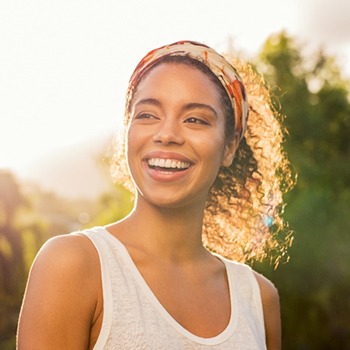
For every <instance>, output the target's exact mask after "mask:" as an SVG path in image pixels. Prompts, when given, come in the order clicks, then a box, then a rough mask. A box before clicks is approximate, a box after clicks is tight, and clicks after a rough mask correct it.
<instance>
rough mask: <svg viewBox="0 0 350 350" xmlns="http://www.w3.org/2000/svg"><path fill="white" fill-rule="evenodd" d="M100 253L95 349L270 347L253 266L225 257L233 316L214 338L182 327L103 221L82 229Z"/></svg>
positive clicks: (231, 349) (170, 349)
mask: <svg viewBox="0 0 350 350" xmlns="http://www.w3.org/2000/svg"><path fill="white" fill-rule="evenodd" d="M81 233H82V234H84V235H85V236H87V237H88V238H89V239H90V240H91V241H92V243H93V244H94V246H95V248H96V250H97V252H98V255H99V259H100V264H101V275H102V288H103V299H104V300H103V321H102V327H101V331H100V334H99V337H98V339H97V342H96V344H95V347H94V350H100V349H104V350H108V349H118V350H119V349H127V350H136V349H147V350H158V349H167V350H173V349H174V350H179V349H191V350H192V349H230V350H233V349H239V350H246V349H247V350H248V349H249V350H257V349H259V350H260V349H266V345H265V330H264V320H263V311H262V303H261V297H260V290H259V286H258V283H257V281H256V279H255V276H254V274H253V272H252V270H251V268H250V267H248V266H247V265H244V264H240V263H236V262H232V261H229V260H227V259H224V258H222V257H220V259H221V260H222V261H223V262H224V264H225V266H226V271H227V276H228V281H229V288H230V300H231V318H230V321H229V324H228V325H227V327H226V329H225V330H223V332H222V333H220V334H219V335H217V336H215V337H212V338H202V337H199V336H196V335H194V334H192V333H191V332H189V331H188V330H186V329H185V328H184V327H182V326H181V325H180V324H179V323H178V322H177V321H176V320H175V319H174V318H173V317H172V316H171V315H170V314H169V313H168V312H167V311H166V309H165V308H164V307H163V306H162V305H161V303H160V302H159V301H158V299H157V298H156V296H155V295H154V294H153V292H152V291H151V289H150V288H149V287H148V285H147V283H146V281H145V280H144V279H143V277H142V275H141V273H140V272H139V270H138V269H137V267H136V265H135V264H134V262H133V260H132V259H131V257H130V255H129V253H128V251H127V249H126V247H125V246H124V245H123V244H122V243H121V242H120V241H119V240H118V239H117V238H116V237H114V236H113V235H112V234H110V233H109V232H108V231H107V230H106V229H105V228H104V227H94V228H92V229H89V230H84V231H82V232H81Z"/></svg>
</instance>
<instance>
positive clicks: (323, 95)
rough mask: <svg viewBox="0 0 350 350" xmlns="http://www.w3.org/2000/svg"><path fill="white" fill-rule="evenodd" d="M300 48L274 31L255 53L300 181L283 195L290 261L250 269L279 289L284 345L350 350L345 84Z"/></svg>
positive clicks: (328, 61)
mask: <svg viewBox="0 0 350 350" xmlns="http://www.w3.org/2000/svg"><path fill="white" fill-rule="evenodd" d="M303 49H304V47H301V46H298V44H297V42H296V40H295V39H293V38H291V37H289V36H288V35H287V34H286V33H279V34H276V35H273V36H271V37H270V38H269V39H268V40H267V41H266V43H265V46H264V47H263V49H262V51H261V53H260V55H259V57H258V58H257V66H258V70H260V71H261V72H263V73H264V77H265V80H266V82H267V84H268V85H269V87H270V88H271V91H272V97H273V101H274V104H275V108H276V109H277V110H278V111H279V112H280V113H281V114H282V115H285V116H286V119H285V124H286V127H287V129H288V131H289V136H288V137H287V139H286V149H287V152H288V154H289V157H290V160H291V162H292V164H293V166H294V167H295V169H296V172H297V173H298V183H297V185H296V187H295V189H294V190H293V191H292V192H291V193H290V194H288V195H287V198H286V200H287V203H288V205H287V208H286V212H285V217H286V218H287V220H288V221H289V223H290V226H291V228H292V229H293V230H294V231H295V233H294V237H295V239H294V243H293V246H292V248H291V249H290V250H289V254H290V262H288V263H287V264H284V265H281V266H280V267H278V269H277V270H273V269H272V268H271V267H270V266H269V265H268V264H256V265H255V268H257V269H259V270H261V271H262V272H264V273H265V274H266V275H268V277H269V278H270V279H271V280H272V281H273V282H274V283H275V284H276V286H277V287H278V289H279V291H280V296H281V307H282V320H283V337H284V339H283V349H287V350H288V349H338V350H339V349H349V348H350V298H349V293H350V264H349V262H350V255H349V252H350V101H349V94H350V86H349V81H347V80H345V79H344V78H342V76H341V72H340V68H339V67H338V66H337V64H336V62H335V60H334V59H333V58H331V57H327V56H326V55H324V54H323V53H322V51H320V52H318V53H316V54H315V53H313V54H311V55H310V56H306V55H302V54H301V53H302V52H304V50H303Z"/></svg>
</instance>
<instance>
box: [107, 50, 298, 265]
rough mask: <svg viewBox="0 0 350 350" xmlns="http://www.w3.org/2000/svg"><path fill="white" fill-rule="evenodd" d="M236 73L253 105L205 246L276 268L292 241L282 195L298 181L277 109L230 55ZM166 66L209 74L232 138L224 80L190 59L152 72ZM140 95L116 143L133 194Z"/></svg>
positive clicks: (257, 78) (210, 211)
mask: <svg viewBox="0 0 350 350" xmlns="http://www.w3.org/2000/svg"><path fill="white" fill-rule="evenodd" d="M226 59H227V60H228V61H229V62H230V63H231V64H232V65H233V66H234V67H235V68H236V69H237V71H238V73H239V74H240V76H241V78H242V80H243V83H244V85H245V88H246V92H247V95H248V101H249V119H248V125H247V131H246V134H245V136H244V137H243V139H242V140H241V142H240V145H239V147H238V149H237V151H236V155H235V158H234V161H233V162H232V164H231V166H230V167H221V168H220V170H219V173H218V175H217V178H216V180H215V182H214V184H213V185H212V187H211V189H210V192H209V196H208V199H207V203H206V209H205V213H204V223H203V234H202V238H203V244H204V245H205V246H206V247H207V248H208V249H209V250H210V251H213V252H215V253H218V254H220V255H222V256H225V257H227V258H230V259H233V260H236V261H241V262H252V261H254V260H262V259H264V258H266V257H267V256H270V257H271V260H272V261H273V262H274V263H275V264H276V265H277V264H278V263H279V261H280V260H281V259H282V258H285V257H286V256H287V255H286V251H287V247H288V246H289V245H290V244H291V242H292V234H291V231H290V230H289V229H288V224H287V223H286V222H285V220H284V219H283V217H282V214H283V210H284V206H285V205H284V201H283V198H282V195H283V193H285V192H287V191H288V190H289V189H291V188H292V187H293V185H294V182H295V178H294V176H293V175H292V171H291V167H290V164H289V161H288V158H287V155H286V153H285V152H284V150H283V147H282V144H283V141H284V137H285V134H286V130H285V129H284V128H283V127H282V122H283V118H282V116H281V115H279V114H278V113H277V112H276V111H275V110H274V109H273V108H272V104H271V100H270V95H269V91H268V89H267V88H266V86H265V84H264V81H263V79H262V77H261V75H259V74H258V73H257V72H256V71H255V70H254V69H253V67H252V66H251V65H249V64H248V63H245V62H242V61H240V60H238V59H233V58H231V57H228V56H226ZM164 63H177V64H185V65H188V66H190V67H193V68H194V69H198V70H200V71H202V72H203V73H205V74H206V75H207V76H208V77H209V78H210V80H211V81H212V82H214V84H215V85H216V87H217V89H218V91H219V94H220V97H221V102H222V104H223V106H224V108H225V117H226V129H225V130H226V135H225V136H226V138H227V139H230V137H232V136H233V133H234V114H233V113H234V111H233V110H232V104H231V102H230V100H229V97H228V95H227V93H226V91H225V89H224V87H223V86H222V84H221V82H220V80H219V79H218V78H217V77H216V76H215V75H214V74H213V73H212V72H211V70H210V68H209V67H208V66H207V65H205V64H204V63H202V62H200V61H198V60H195V59H193V58H190V57H187V56H172V57H169V56H166V57H164V58H163V59H162V60H161V61H160V62H157V63H156V64H155V65H153V66H152V67H151V68H150V69H148V70H147V71H146V72H145V73H144V74H143V75H142V76H141V77H140V79H139V82H140V81H141V80H142V78H144V77H145V75H147V74H148V73H149V72H150V71H151V70H152V69H153V68H155V67H156V66H158V65H160V64H164ZM136 90H137V86H136V89H134V90H133V91H132V90H131V89H130V87H129V89H128V91H127V96H126V106H125V119H124V133H123V135H122V136H121V137H120V138H119V139H118V140H117V142H116V151H115V152H114V156H113V159H112V163H111V169H112V173H113V176H114V178H115V180H116V181H117V182H119V183H122V184H123V185H124V186H125V187H126V188H128V189H129V190H130V191H131V192H134V185H133V183H132V181H131V178H130V175H129V173H128V171H127V169H128V167H127V162H126V156H125V147H124V146H125V139H126V133H125V132H126V127H127V124H128V122H129V119H130V104H131V101H132V98H133V95H134V94H135V92H136Z"/></svg>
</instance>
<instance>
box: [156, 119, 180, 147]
mask: <svg viewBox="0 0 350 350" xmlns="http://www.w3.org/2000/svg"><path fill="white" fill-rule="evenodd" d="M153 141H154V142H156V143H161V144H164V145H169V144H177V145H181V144H183V143H184V137H183V135H182V133H181V127H180V125H178V121H177V120H172V119H170V118H165V119H164V120H163V121H162V122H161V123H160V124H159V128H158V129H157V131H156V132H155V134H154V136H153Z"/></svg>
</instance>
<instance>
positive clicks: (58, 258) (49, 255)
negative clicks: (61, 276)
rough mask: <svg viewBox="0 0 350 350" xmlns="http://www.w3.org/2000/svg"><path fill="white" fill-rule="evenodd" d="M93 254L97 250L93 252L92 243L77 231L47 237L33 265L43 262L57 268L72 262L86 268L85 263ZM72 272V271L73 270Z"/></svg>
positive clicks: (76, 265)
mask: <svg viewBox="0 0 350 350" xmlns="http://www.w3.org/2000/svg"><path fill="white" fill-rule="evenodd" d="M94 254H97V252H95V249H94V247H93V245H92V244H91V243H90V242H89V240H88V239H87V238H86V237H84V236H83V235H81V234H78V233H74V234H73V233H72V234H67V235H61V236H56V237H53V238H51V239H49V240H48V241H47V242H46V243H45V244H44V245H43V246H42V248H41V249H40V251H39V253H38V255H37V257H36V259H35V261H34V265H33V266H36V264H40V263H42V262H44V263H45V264H46V263H50V264H52V265H53V267H54V266H56V267H57V268H64V267H65V266H69V265H70V264H73V265H75V267H79V266H80V267H81V268H82V269H84V268H86V269H87V268H88V266H86V264H87V263H89V261H90V259H91V255H94ZM96 257H97V255H96ZM88 265H89V264H88ZM72 272H73V273H74V271H72Z"/></svg>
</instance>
